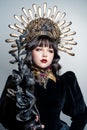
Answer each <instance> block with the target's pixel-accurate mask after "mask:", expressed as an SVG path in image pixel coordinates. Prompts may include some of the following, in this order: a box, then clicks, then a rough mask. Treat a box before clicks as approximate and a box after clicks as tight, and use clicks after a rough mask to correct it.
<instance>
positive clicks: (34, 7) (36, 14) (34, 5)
mask: <svg viewBox="0 0 87 130" xmlns="http://www.w3.org/2000/svg"><path fill="white" fill-rule="evenodd" d="M32 7H33V10H34V13H35V18H37V17H38V13H37V5H36V4H32Z"/></svg>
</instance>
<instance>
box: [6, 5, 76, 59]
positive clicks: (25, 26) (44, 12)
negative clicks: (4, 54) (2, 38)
mask: <svg viewBox="0 0 87 130" xmlns="http://www.w3.org/2000/svg"><path fill="white" fill-rule="evenodd" d="M32 8H33V9H32V10H31V9H28V10H26V9H25V8H24V7H23V8H22V11H23V14H24V15H21V16H20V17H18V16H17V15H14V18H15V19H16V20H17V21H18V22H19V23H20V24H21V25H18V24H17V23H15V24H14V25H9V27H10V28H11V29H13V30H16V31H17V32H19V33H21V34H20V35H17V34H14V33H12V34H10V36H11V37H15V39H6V42H15V44H12V45H11V47H12V48H16V49H15V50H14V49H13V50H11V51H10V53H11V54H12V56H14V54H15V52H16V51H18V52H21V51H22V53H20V55H21V54H23V53H24V52H23V48H25V46H26V44H27V42H26V40H25V39H27V40H28V43H29V42H30V41H31V40H33V39H34V38H35V37H37V36H40V35H46V36H49V37H50V38H52V39H53V40H55V41H58V42H57V43H58V50H60V51H64V52H66V53H68V54H70V55H74V53H73V52H72V51H71V50H72V47H71V46H72V45H76V44H77V43H76V42H75V41H74V39H73V38H72V35H74V34H76V32H75V31H73V32H72V31H71V29H70V25H71V24H72V22H66V20H64V18H65V15H66V13H65V12H63V13H61V12H60V11H59V10H58V8H57V6H53V8H52V9H51V8H47V3H46V2H44V3H43V8H41V7H40V6H38V7H37V5H36V4H32ZM15 59H16V56H15ZM16 60H17V59H16Z"/></svg>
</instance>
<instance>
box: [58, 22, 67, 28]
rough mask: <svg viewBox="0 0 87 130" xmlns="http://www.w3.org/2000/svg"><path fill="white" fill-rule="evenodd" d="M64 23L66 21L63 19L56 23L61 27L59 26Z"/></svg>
mask: <svg viewBox="0 0 87 130" xmlns="http://www.w3.org/2000/svg"><path fill="white" fill-rule="evenodd" d="M65 23H66V21H65V20H61V21H60V22H59V23H58V26H59V27H61V26H63V25H64V24H65Z"/></svg>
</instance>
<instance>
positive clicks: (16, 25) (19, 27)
mask: <svg viewBox="0 0 87 130" xmlns="http://www.w3.org/2000/svg"><path fill="white" fill-rule="evenodd" d="M14 26H15V27H17V28H18V29H21V30H22V31H23V30H25V29H24V28H22V27H21V26H19V25H18V24H17V23H15V24H14Z"/></svg>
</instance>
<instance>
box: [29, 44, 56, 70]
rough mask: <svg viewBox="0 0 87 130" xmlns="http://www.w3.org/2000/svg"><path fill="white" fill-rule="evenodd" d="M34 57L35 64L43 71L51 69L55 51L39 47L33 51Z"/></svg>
mask: <svg viewBox="0 0 87 130" xmlns="http://www.w3.org/2000/svg"><path fill="white" fill-rule="evenodd" d="M32 57H33V62H34V64H35V65H36V66H37V67H39V68H42V69H45V68H47V67H49V66H50V65H51V63H52V61H53V58H54V49H53V48H49V46H47V47H44V46H42V47H39V46H37V47H36V48H35V49H34V50H32Z"/></svg>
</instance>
